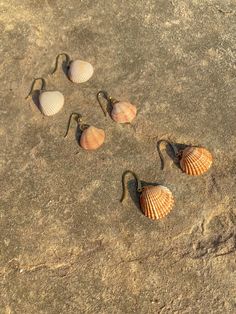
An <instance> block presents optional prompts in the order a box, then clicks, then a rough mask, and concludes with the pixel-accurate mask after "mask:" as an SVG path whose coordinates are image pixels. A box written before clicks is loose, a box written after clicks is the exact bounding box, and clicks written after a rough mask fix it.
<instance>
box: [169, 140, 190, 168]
mask: <svg viewBox="0 0 236 314" xmlns="http://www.w3.org/2000/svg"><path fill="white" fill-rule="evenodd" d="M171 143H172V144H173V145H174V146H175V147H176V149H177V151H178V152H181V151H182V150H184V149H185V148H186V147H188V146H189V145H186V144H182V143H174V142H171ZM165 151H166V154H167V155H168V157H170V159H172V161H173V163H174V164H175V166H176V167H177V168H179V169H181V167H180V163H179V160H178V158H176V156H175V154H174V152H173V149H172V148H171V147H170V145H167V146H166V149H165ZM164 159H165V156H164Z"/></svg>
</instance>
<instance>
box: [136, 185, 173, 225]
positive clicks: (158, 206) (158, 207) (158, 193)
mask: <svg viewBox="0 0 236 314" xmlns="http://www.w3.org/2000/svg"><path fill="white" fill-rule="evenodd" d="M173 205H174V198H173V195H172V193H171V191H170V190H169V189H168V188H167V187H165V186H163V185H157V186H151V185H149V186H144V187H143V190H142V193H141V195H140V206H141V209H142V211H143V213H144V215H145V216H147V217H148V218H150V219H161V218H163V217H165V216H166V215H167V214H168V213H169V212H170V211H171V209H172V207H173Z"/></svg>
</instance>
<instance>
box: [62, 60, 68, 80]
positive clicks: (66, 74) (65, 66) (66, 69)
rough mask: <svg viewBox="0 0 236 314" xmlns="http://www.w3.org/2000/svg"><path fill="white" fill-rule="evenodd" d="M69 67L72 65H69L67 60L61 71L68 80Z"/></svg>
mask: <svg viewBox="0 0 236 314" xmlns="http://www.w3.org/2000/svg"><path fill="white" fill-rule="evenodd" d="M69 67H70V64H69V65H68V64H67V62H66V60H64V61H62V64H61V69H62V71H63V73H64V74H65V76H66V77H67V78H68V71H69Z"/></svg>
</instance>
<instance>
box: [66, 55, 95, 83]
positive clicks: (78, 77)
mask: <svg viewBox="0 0 236 314" xmlns="http://www.w3.org/2000/svg"><path fill="white" fill-rule="evenodd" d="M92 75H93V66H92V64H90V63H89V62H86V61H82V60H74V61H72V62H71V64H70V67H69V71H68V77H69V79H70V80H71V81H72V82H74V83H84V82H87V81H88V80H89V79H90V78H91V77H92Z"/></svg>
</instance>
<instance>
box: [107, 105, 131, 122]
mask: <svg viewBox="0 0 236 314" xmlns="http://www.w3.org/2000/svg"><path fill="white" fill-rule="evenodd" d="M136 114H137V108H136V107H135V106H134V105H132V104H131V103H130V102H126V101H119V102H117V103H115V104H114V105H113V109H112V112H111V117H112V119H113V120H114V121H116V122H118V123H129V122H131V121H133V119H134V118H135V117H136Z"/></svg>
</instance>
